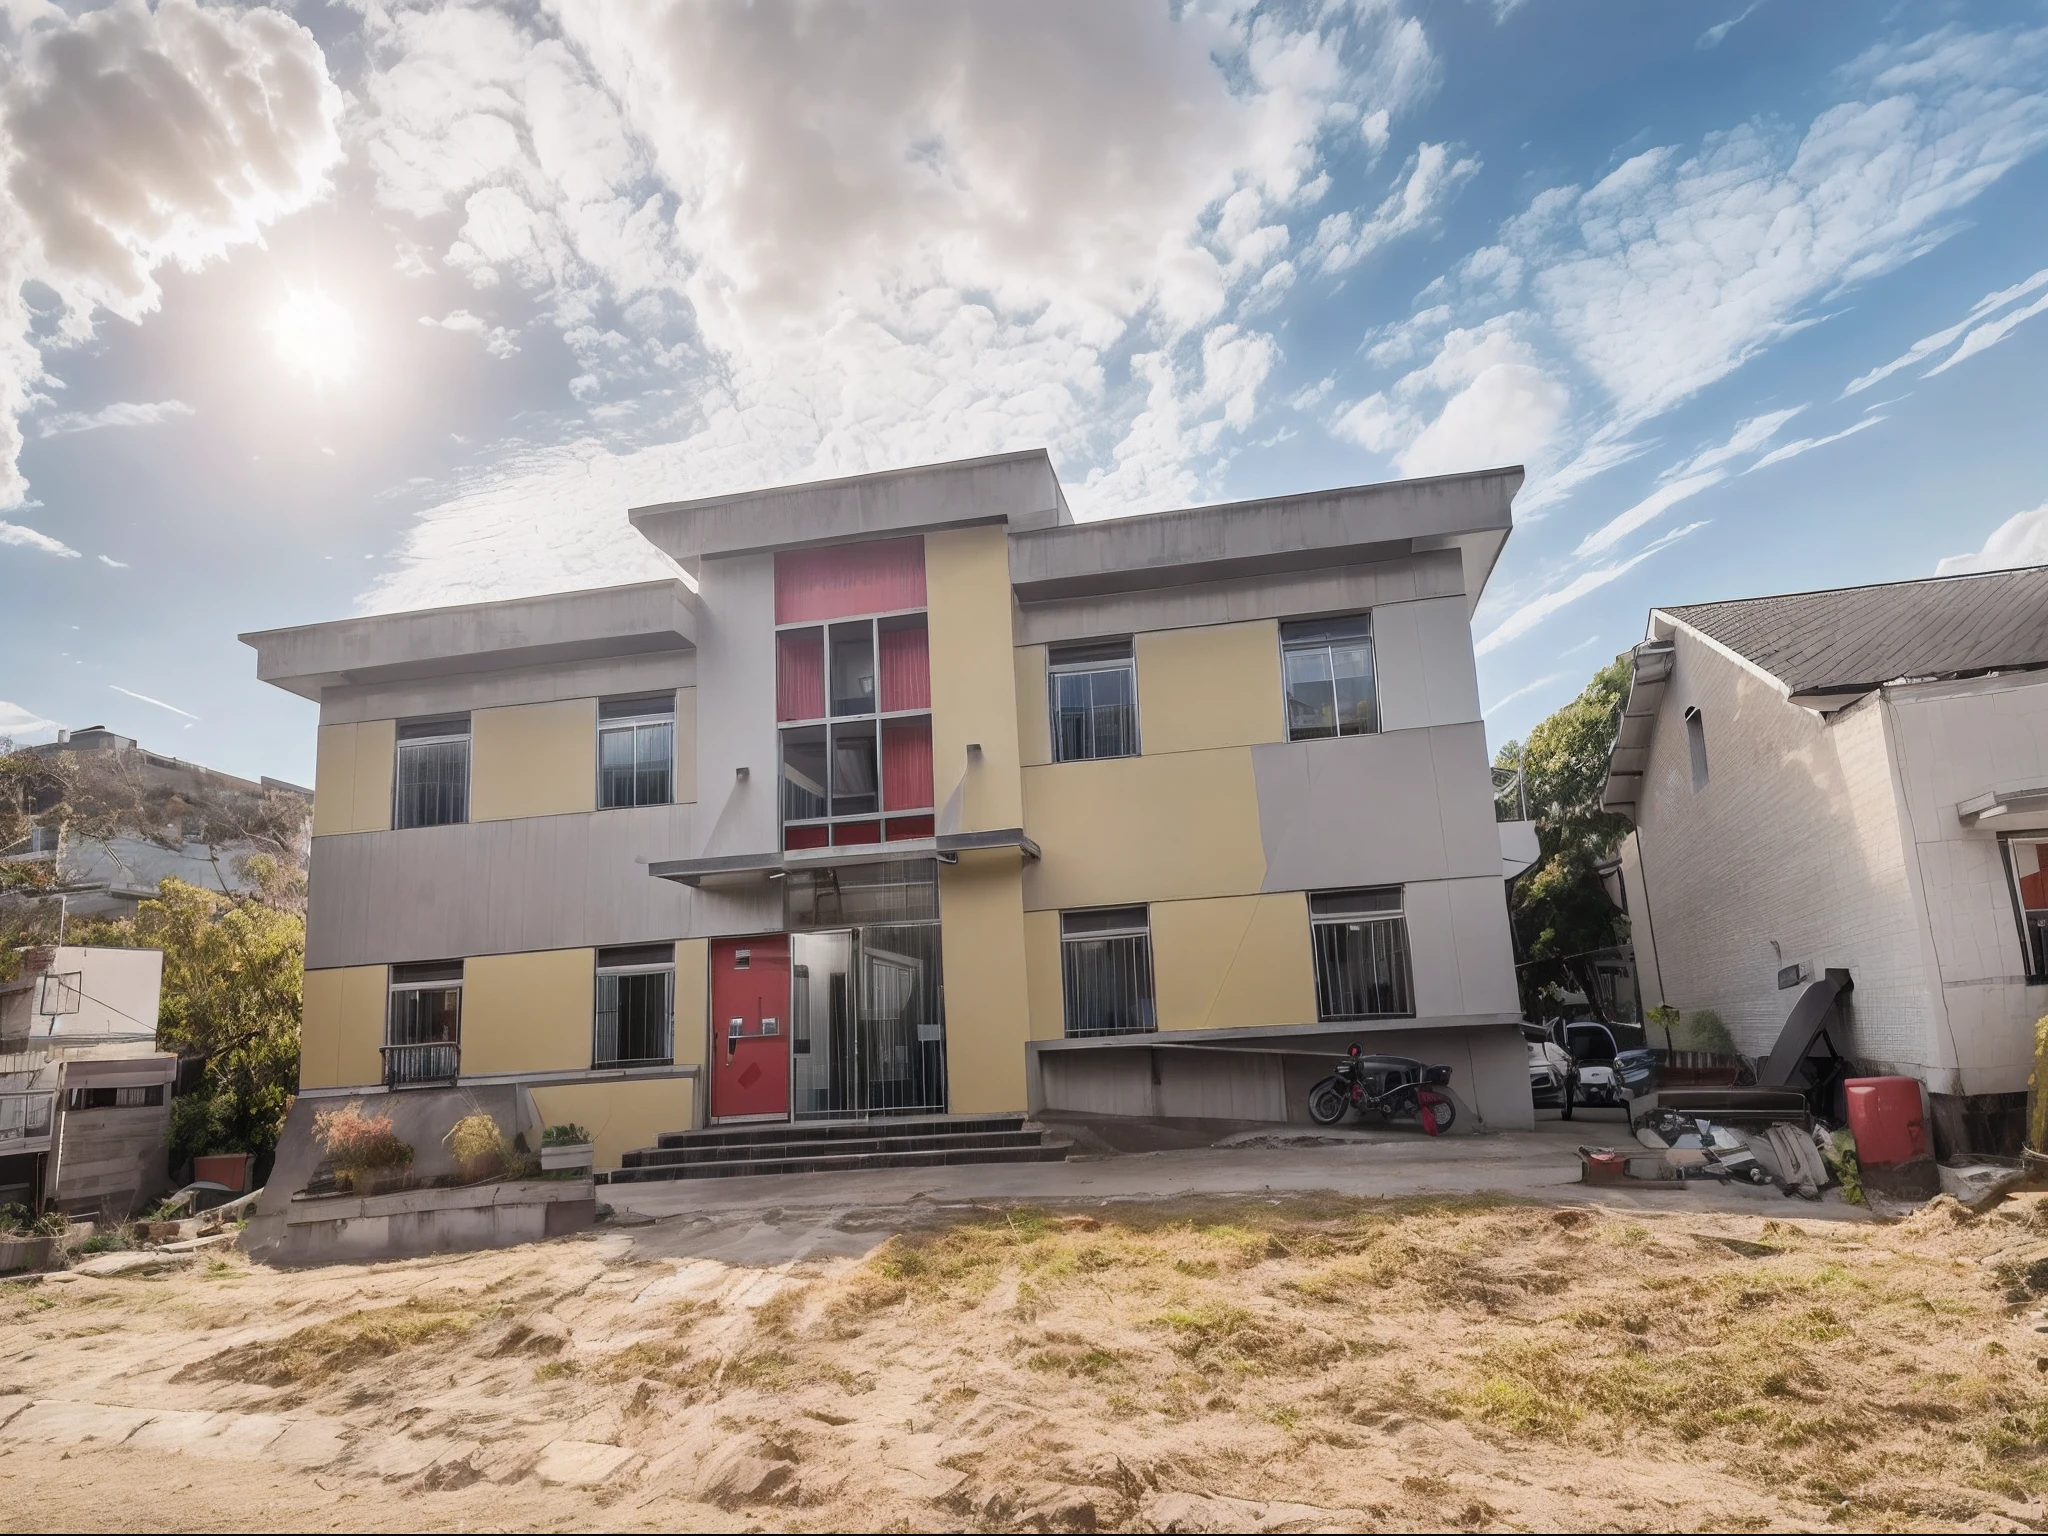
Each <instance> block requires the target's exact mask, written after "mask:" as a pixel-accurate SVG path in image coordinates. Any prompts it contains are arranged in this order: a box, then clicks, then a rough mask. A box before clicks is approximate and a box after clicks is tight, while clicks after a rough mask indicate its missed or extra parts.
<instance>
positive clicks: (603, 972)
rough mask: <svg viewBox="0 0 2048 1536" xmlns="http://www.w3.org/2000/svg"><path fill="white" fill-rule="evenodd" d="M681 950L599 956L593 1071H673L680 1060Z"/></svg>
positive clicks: (655, 948)
mask: <svg viewBox="0 0 2048 1536" xmlns="http://www.w3.org/2000/svg"><path fill="white" fill-rule="evenodd" d="M675 1014H676V947H675V945H673V944H636V945H632V946H629V947H625V948H620V949H600V950H599V951H598V952H597V1023H596V1030H595V1038H594V1040H593V1043H592V1046H591V1052H590V1064H591V1065H592V1066H593V1067H655V1066H662V1067H665V1066H667V1065H668V1064H669V1063H670V1062H671V1061H673V1060H674V1059H675Z"/></svg>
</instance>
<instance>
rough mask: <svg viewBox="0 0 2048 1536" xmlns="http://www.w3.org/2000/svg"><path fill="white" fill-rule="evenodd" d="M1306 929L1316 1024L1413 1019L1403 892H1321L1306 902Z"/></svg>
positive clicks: (1393, 889)
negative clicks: (1312, 959)
mask: <svg viewBox="0 0 2048 1536" xmlns="http://www.w3.org/2000/svg"><path fill="white" fill-rule="evenodd" d="M1308 923H1309V943H1310V945H1311V947H1312V948H1313V950H1314V952H1315V967H1316V1017H1317V1018H1319V1019H1321V1020H1323V1021H1324V1022H1326V1023H1329V1022H1334V1021H1338V1020H1343V1019H1406V1018H1413V1017H1414V1016H1415V993H1414V988H1413V986H1412V984H1411V982H1410V979H1409V971H1408V924H1407V920H1406V919H1405V918H1403V917H1402V915H1401V890H1400V887H1398V886H1392V887H1388V888H1385V889H1381V890H1371V891H1322V892H1318V893H1316V894H1314V895H1312V896H1310V897H1309V899H1308Z"/></svg>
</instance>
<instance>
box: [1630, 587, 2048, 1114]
mask: <svg viewBox="0 0 2048 1536" xmlns="http://www.w3.org/2000/svg"><path fill="white" fill-rule="evenodd" d="M1634 662H1635V675H1634V682H1633V684H1632V686H1631V689H1630V693H1629V700H1628V705H1627V707H1626V709H1625V711H1624V714H1623V719H1622V724H1621V729H1620V732H1619V735H1618V737H1617V739H1616V742H1615V746H1614V751H1613V756H1612V760H1611V762H1610V773H1609V777H1608V780H1607V785H1606V790H1605V793H1604V796H1603V800H1604V803H1605V804H1606V806H1607V807H1608V809H1610V810H1614V811H1618V812H1620V813H1622V814H1623V815H1625V816H1627V817H1628V818H1629V819H1630V820H1631V821H1632V822H1633V823H1634V824H1635V830H1634V832H1633V833H1632V834H1631V835H1630V836H1629V838H1628V839H1627V841H1626V843H1625V844H1624V847H1623V850H1622V860H1621V868H1620V884H1621V887H1622V889H1621V892H1620V895H1621V897H1622V899H1623V901H1624V903H1625V905H1626V908H1627V911H1628V914H1629V920H1630V925H1631V929H1632V932H1633V934H1634V942H1635V949H1636V960H1637V966H1636V969H1637V974H1638V977H1639V980H1640V983H1641V985H1642V988H1643V991H1644V994H1645V1001H1646V1002H1648V1003H1651V1004H1655V1003H1659V1002H1668V1003H1671V1004H1673V1005H1675V1006H1677V1007H1679V1008H1681V1009H1684V1010H1692V1009H1701V1008H1711V1009H1713V1010H1715V1011H1716V1012H1718V1013H1719V1014H1720V1015H1721V1016H1722V1018H1723V1020H1724V1021H1725V1022H1726V1023H1727V1024H1728V1026H1729V1028H1730V1029H1731V1031H1732V1032H1733V1034H1734V1037H1735V1040H1736V1044H1737V1046H1738V1048H1739V1049H1740V1050H1742V1051H1743V1052H1744V1053H1745V1054H1752V1053H1753V1054H1761V1053H1764V1052H1767V1051H1768V1050H1769V1049H1770V1047H1771V1045H1772V1043H1773V1041H1774V1040H1775V1039H1776V1037H1777V1035H1778V1033H1779V1031H1780V1029H1781V1028H1782V1026H1783V1025H1784V1023H1785V1020H1786V1018H1787V1016H1788V1014H1789V1012H1790V1010H1791V1007H1792V1004H1793V1001H1794V999H1795V998H1796V997H1798V996H1799V994H1800V990H1801V989H1803V988H1804V987H1806V986H1808V985H1813V984H1815V983H1817V982H1820V983H1822V984H1824V981H1823V978H1824V977H1825V974H1826V972H1827V971H1828V969H1829V968H1831V967H1832V968H1840V969H1846V970H1847V971H1848V972H1849V974H1850V980H1851V983H1852V990H1850V991H1848V992H1847V993H1845V994H1843V995H1842V997H1841V999H1840V1001H1839V1003H1838V1005H1837V1007H1838V1010H1839V1012H1838V1018H1837V1025H1836V1028H1835V1029H1834V1030H1833V1031H1832V1038H1833V1039H1834V1042H1835V1044H1836V1046H1837V1047H1838V1048H1839V1049H1840V1050H1841V1051H1842V1052H1843V1054H1845V1055H1847V1056H1850V1057H1852V1058H1853V1059H1854V1060H1855V1062H1856V1064H1857V1065H1858V1066H1859V1067H1860V1068H1861V1069H1862V1070H1864V1071H1866V1072H1876V1073H1902V1074H1905V1075H1908V1076H1912V1077H1917V1078H1919V1079H1920V1080H1921V1081H1922V1082H1923V1083H1925V1084H1926V1086H1927V1089H1928V1092H1929V1095H1930V1099H1931V1103H1932V1106H1933V1111H1934V1122H1935V1133H1936V1141H1937V1143H1938V1145H1939V1147H1940V1149H1941V1150H1942V1151H1943V1152H1944V1153H1947V1152H1950V1151H1955V1150H1976V1151H1997V1150H2001V1149H2010V1148H2011V1147H2012V1146H2014V1145H2015V1144H2016V1142H2017V1139H2018V1137H2019V1134H2020V1129H2021V1126H2022V1124H2023V1118H2024V1108H2025V1102H2026V1086H2027V1077H2028V1073H2029V1071H2030V1069H2031V1066H2032V1057H2033V1036H2034V1021H2035V1020H2036V1019H2038V1018H2039V1017H2040V1016H2041V1015H2042V1014H2043V1013H2048V670H2043V669H2048V568H2035V569H2028V570H2017V571H1998V572H1992V573H1988V574H1982V575H1971V576H1951V577H1939V578H1934V579H1930V580H1925V581H1906V582H1893V583H1887V584H1884V585H1880V586H1870V587H1850V588H1843V589H1839V590H1835V591H1824V592H1801V593H1793V594H1789V595H1786V596H1780V597H1760V598H1751V599H1746V600H1742V601H1737V602H1724V603H1701V604H1696V605H1693V606H1690V607H1683V608H1660V609H1656V610H1654V611H1653V612H1652V613H1651V614H1650V621H1649V637H1648V638H1647V639H1646V640H1645V641H1644V642H1643V643H1642V644H1640V645H1638V646H1637V647H1636V648H1635V652H1634Z"/></svg>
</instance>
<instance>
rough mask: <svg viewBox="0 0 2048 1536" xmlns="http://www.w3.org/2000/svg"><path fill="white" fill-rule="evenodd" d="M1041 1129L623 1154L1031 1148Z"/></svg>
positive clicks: (705, 1158) (661, 1158)
mask: <svg viewBox="0 0 2048 1536" xmlns="http://www.w3.org/2000/svg"><path fill="white" fill-rule="evenodd" d="M1044 1136H1045V1132H1044V1131H1042V1130H1036V1129H1033V1130H1024V1129H1022V1128H1019V1129H1017V1130H1013V1131H962V1132H958V1133H956V1134H952V1135H945V1136H891V1135H886V1134H885V1135H877V1136H859V1137H838V1138H833V1139H830V1140H816V1141H773V1142H753V1143H748V1142H698V1143H692V1144H685V1145H682V1146H664V1145H660V1144H657V1145H655V1146H652V1147H636V1148H634V1149H633V1150H632V1151H629V1152H628V1153H626V1165H627V1166H628V1167H664V1166H668V1165H670V1164H672V1163H682V1162H689V1161H698V1162H717V1161H722V1160H725V1159H728V1158H740V1157H752V1158H754V1159H757V1160H758V1159H760V1158H782V1159H787V1158H793V1157H851V1156H857V1155H875V1154H878V1153H886V1152H914V1151H920V1150H931V1151H971V1150H974V1149H976V1148H982V1149H997V1148H1005V1147H1023V1146H1036V1145H1038V1144H1039V1143H1040V1142H1041V1141H1042V1140H1043V1139H1044Z"/></svg>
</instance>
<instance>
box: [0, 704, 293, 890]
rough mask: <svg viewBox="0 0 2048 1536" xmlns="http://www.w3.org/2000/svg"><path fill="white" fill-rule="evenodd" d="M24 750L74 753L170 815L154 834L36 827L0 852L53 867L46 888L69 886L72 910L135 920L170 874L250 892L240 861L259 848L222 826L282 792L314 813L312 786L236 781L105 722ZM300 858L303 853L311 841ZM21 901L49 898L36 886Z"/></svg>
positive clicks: (60, 757) (68, 756) (40, 754)
mask: <svg viewBox="0 0 2048 1536" xmlns="http://www.w3.org/2000/svg"><path fill="white" fill-rule="evenodd" d="M22 750H24V751H26V752H27V753H28V754H29V755H31V756H33V757H37V758H42V759H45V760H49V761H53V762H57V761H66V760H69V761H70V762H71V763H72V764H73V765H74V766H76V765H79V764H80V762H81V760H85V765H86V766H90V767H91V768H93V769H95V770H97V771H98V772H99V773H100V774H101V776H102V777H103V778H104V779H106V780H107V781H108V782H111V783H117V784H118V785H119V786H120V788H121V789H122V791H124V792H126V793H130V794H132V795H133V796H134V797H135V800H136V802H137V804H138V805H142V806H145V807H150V808H153V809H154V810H155V811H157V812H159V813H160V814H161V816H162V822H161V825H160V827H159V828H157V829H155V830H154V831H153V832H151V831H149V830H147V829H145V828H142V827H135V828H133V829H129V830H124V831H123V832H122V833H121V834H120V835H119V836H116V837H110V838H106V839H99V838H91V837H81V836H79V835H77V834H76V833H75V832H73V831H72V830H71V829H69V828H64V827H56V826H47V827H37V828H36V829H35V831H34V832H33V833H32V834H31V835H30V836H29V837H28V838H27V839H26V840H25V841H23V842H21V843H18V844H16V845H15V846H14V847H12V848H10V849H7V850H5V851H4V853H0V859H5V860H7V861H9V862H15V863H22V862H30V861H38V862H46V863H49V864H51V865H54V866H55V879H54V883H53V884H51V885H50V886H49V887H48V894H49V895H50V896H54V895H56V894H59V893H61V894H62V895H63V896H64V906H65V910H66V911H67V912H69V913H70V914H71V915H73V916H79V917H132V916H133V915H134V913H135V909H136V904H137V903H138V902H142V901H146V900H148V899H149V898H151V897H153V896H155V895H156V893H157V887H158V886H159V885H160V884H161V883H162V882H163V881H164V880H165V879H166V878H172V877H174V878H176V879H179V880H182V881H184V882H186V883H187V884H188V885H196V886H200V887H202V888H203V889H206V890H211V891H229V892H236V893H246V892H248V891H249V890H250V889H251V888H252V887H251V883H250V881H249V880H248V879H247V878H246V877H245V876H244V875H243V874H242V873H241V871H240V869H239V868H238V865H239V862H240V860H241V859H242V858H243V857H245V856H246V855H248V854H251V853H255V852H258V851H261V850H260V847H259V845H258V844H257V843H255V842H252V841H249V840H248V839H246V838H240V837H235V836H232V835H227V836H223V835H221V833H220V828H221V826H222V825H223V824H226V825H234V824H237V823H246V821H247V820H248V813H249V812H250V811H251V810H252V809H253V808H254V807H255V806H257V805H258V804H260V803H261V802H262V801H263V800H264V798H265V797H266V796H268V795H271V794H274V793H281V794H287V795H292V796H296V797H298V798H299V799H301V800H303V801H304V802H305V804H306V810H307V814H308V817H309V818H310V815H311V810H312V800H313V792H312V791H311V790H309V789H304V788H301V787H300V786H299V785H296V784H288V783H286V782H285V781H284V780H282V779H272V778H264V779H261V780H250V779H243V778H237V777H236V776H235V775H233V774H229V773H222V772H220V771H218V770H217V769H213V768H204V767H201V766H200V765H199V764H197V763H188V762H185V761H183V760H182V759H180V758H175V757H166V756H164V755H163V754H161V753H158V752H151V751H149V750H148V749H147V748H144V747H141V746H139V745H137V743H136V742H135V740H134V738H133V737H128V736H120V735H116V734H115V733H114V732H112V731H110V730H108V729H107V728H106V727H105V726H103V725H94V726H87V727H86V728H85V729H83V730H77V731H65V732H63V733H61V734H60V735H59V736H58V738H57V740H56V741H54V742H49V743H46V744H43V745H40V746H32V747H26V748H23V749H22ZM299 856H300V857H301V858H303V856H304V849H303V847H302V848H301V849H300V850H299ZM14 899H15V900H17V901H18V900H22V899H46V898H45V897H44V896H43V895H42V893H38V895H37V896H36V897H33V898H22V897H16V898H14Z"/></svg>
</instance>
